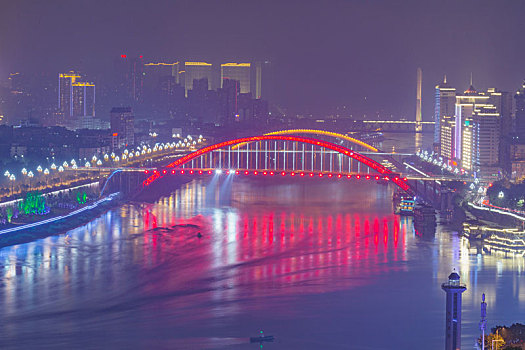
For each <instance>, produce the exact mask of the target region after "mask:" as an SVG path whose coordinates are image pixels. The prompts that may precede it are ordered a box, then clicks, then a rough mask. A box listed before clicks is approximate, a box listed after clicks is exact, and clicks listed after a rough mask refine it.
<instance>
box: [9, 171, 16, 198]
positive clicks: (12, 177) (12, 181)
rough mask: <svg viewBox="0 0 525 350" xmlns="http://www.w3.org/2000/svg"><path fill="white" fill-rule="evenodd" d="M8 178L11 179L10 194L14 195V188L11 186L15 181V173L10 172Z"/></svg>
mask: <svg viewBox="0 0 525 350" xmlns="http://www.w3.org/2000/svg"><path fill="white" fill-rule="evenodd" d="M9 180H10V181H11V196H13V195H14V188H13V186H14V183H15V180H16V176H15V174H11V175H10V176H9Z"/></svg>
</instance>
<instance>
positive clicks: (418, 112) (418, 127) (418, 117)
mask: <svg viewBox="0 0 525 350" xmlns="http://www.w3.org/2000/svg"><path fill="white" fill-rule="evenodd" d="M422 79H423V73H422V72H421V68H418V69H417V91H416V132H421V131H423V124H421V122H422V121H423V119H422V116H421V82H422Z"/></svg>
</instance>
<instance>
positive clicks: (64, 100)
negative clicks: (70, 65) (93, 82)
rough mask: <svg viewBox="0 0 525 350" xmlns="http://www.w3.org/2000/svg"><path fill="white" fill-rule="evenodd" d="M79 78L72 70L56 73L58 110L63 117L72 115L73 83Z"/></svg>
mask: <svg viewBox="0 0 525 350" xmlns="http://www.w3.org/2000/svg"><path fill="white" fill-rule="evenodd" d="M80 78H81V76H80V74H77V73H75V72H74V71H70V72H68V73H60V74H59V75H58V111H59V112H60V113H61V114H62V115H63V116H64V117H69V118H70V117H72V116H73V84H74V83H75V82H76V81H77V80H80Z"/></svg>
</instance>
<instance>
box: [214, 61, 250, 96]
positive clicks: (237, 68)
mask: <svg viewBox="0 0 525 350" xmlns="http://www.w3.org/2000/svg"><path fill="white" fill-rule="evenodd" d="M250 75H251V64H250V63H224V64H221V88H222V87H223V83H224V80H226V79H230V80H237V81H238V82H239V83H240V93H241V94H247V93H250V92H251V89H250Z"/></svg>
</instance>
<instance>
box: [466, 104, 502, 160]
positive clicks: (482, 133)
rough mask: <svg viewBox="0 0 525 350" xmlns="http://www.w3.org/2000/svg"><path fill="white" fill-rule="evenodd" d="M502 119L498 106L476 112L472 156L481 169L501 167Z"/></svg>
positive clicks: (474, 115)
mask: <svg viewBox="0 0 525 350" xmlns="http://www.w3.org/2000/svg"><path fill="white" fill-rule="evenodd" d="M500 119H501V115H500V113H499V112H498V110H497V108H496V106H483V107H480V108H476V109H475V110H474V114H473V116H472V122H473V125H474V128H473V130H474V132H473V140H472V148H473V149H472V152H471V154H472V155H473V156H472V157H473V158H474V164H475V165H476V166H477V167H479V168H480V169H483V168H487V167H497V166H498V165H499V143H500Z"/></svg>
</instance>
